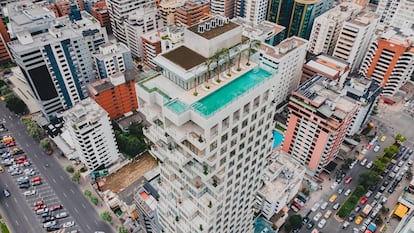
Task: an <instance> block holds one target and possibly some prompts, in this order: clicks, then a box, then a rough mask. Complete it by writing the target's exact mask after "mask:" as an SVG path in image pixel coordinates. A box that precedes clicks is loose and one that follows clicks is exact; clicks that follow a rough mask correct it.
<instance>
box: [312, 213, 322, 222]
mask: <svg viewBox="0 0 414 233" xmlns="http://www.w3.org/2000/svg"><path fill="white" fill-rule="evenodd" d="M321 217H322V213H321V212H318V213H317V214H316V215H315V216H314V217H313V220H314V221H315V222H317V221H318V220H319V219H320V218H321Z"/></svg>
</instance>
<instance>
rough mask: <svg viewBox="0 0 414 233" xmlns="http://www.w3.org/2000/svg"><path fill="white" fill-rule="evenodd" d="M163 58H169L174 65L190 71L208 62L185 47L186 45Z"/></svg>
mask: <svg viewBox="0 0 414 233" xmlns="http://www.w3.org/2000/svg"><path fill="white" fill-rule="evenodd" d="M161 56H163V57H165V58H167V59H168V60H170V61H171V62H173V63H174V64H176V65H179V66H180V67H182V68H184V69H185V70H189V69H191V68H193V67H195V66H197V65H200V64H201V63H203V62H205V61H206V58H205V57H203V56H201V55H200V54H198V53H197V52H194V51H193V50H191V49H189V48H187V47H185V46H184V45H182V46H180V47H178V48H176V49H173V50H171V51H169V52H167V53H164V54H162V55H161Z"/></svg>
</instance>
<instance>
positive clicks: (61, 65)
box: [8, 3, 108, 118]
mask: <svg viewBox="0 0 414 233" xmlns="http://www.w3.org/2000/svg"><path fill="white" fill-rule="evenodd" d="M18 4H19V3H16V5H18ZM27 7H29V10H30V12H32V13H33V14H31V15H28V13H27V12H26V7H23V6H22V5H19V6H18V7H14V5H13V4H10V5H9V6H8V12H9V13H10V14H11V15H13V17H14V18H13V21H15V20H20V21H24V22H26V25H31V24H29V23H28V22H32V24H35V25H43V24H49V23H50V22H49V17H45V16H44V15H43V13H42V14H40V15H35V12H38V11H40V9H43V7H42V6H37V5H28V6H27ZM38 8H40V9H38ZM36 9H37V10H36ZM40 12H43V11H40ZM43 20H45V21H43ZM10 25H11V26H13V25H19V23H18V22H15V23H10ZM24 28H26V29H27V30H24ZM24 28H21V27H20V26H17V28H13V27H11V29H10V30H12V31H14V32H16V34H15V35H16V38H17V40H14V41H11V42H9V43H8V46H9V48H10V53H11V54H12V55H13V58H14V60H15V62H16V63H17V65H18V66H19V67H20V68H21V70H22V72H23V74H24V76H25V78H26V80H27V83H28V84H29V86H30V89H31V90H32V91H33V96H34V97H35V99H36V100H37V102H38V104H39V106H40V108H41V111H42V113H43V114H44V115H45V116H46V117H49V118H50V117H54V116H55V115H56V113H57V112H60V111H62V110H64V109H68V108H70V107H72V106H73V105H74V104H75V103H77V102H79V101H80V100H82V99H84V98H86V97H87V96H88V90H87V84H88V83H90V82H93V81H95V73H94V70H93V61H92V57H91V53H92V52H95V51H97V50H98V47H99V45H101V44H103V43H105V42H106V41H107V40H108V38H107V34H106V30H105V28H101V26H100V24H99V22H98V21H96V19H95V18H93V17H92V16H91V15H89V14H88V13H87V12H85V11H82V12H80V11H79V10H77V9H76V10H73V12H71V13H70V14H69V15H68V16H64V17H60V18H59V19H55V21H54V23H53V25H50V27H49V28H47V29H42V30H41V31H33V30H31V27H24ZM39 30H40V29H39ZM44 30H46V31H44Z"/></svg>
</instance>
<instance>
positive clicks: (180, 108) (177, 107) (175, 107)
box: [166, 99, 188, 114]
mask: <svg viewBox="0 0 414 233" xmlns="http://www.w3.org/2000/svg"><path fill="white" fill-rule="evenodd" d="M166 106H167V107H168V108H169V109H171V110H172V111H173V112H175V113H177V114H180V113H182V112H184V111H185V110H187V108H188V105H187V104H185V103H183V102H181V101H180V100H178V99H176V100H173V101H171V102H169V103H168V104H167V105H166Z"/></svg>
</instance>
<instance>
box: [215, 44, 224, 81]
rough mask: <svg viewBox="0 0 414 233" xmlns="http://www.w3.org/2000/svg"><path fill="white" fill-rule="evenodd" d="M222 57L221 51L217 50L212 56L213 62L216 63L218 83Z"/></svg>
mask: <svg viewBox="0 0 414 233" xmlns="http://www.w3.org/2000/svg"><path fill="white" fill-rule="evenodd" d="M222 57H223V50H222V49H221V50H217V51H216V52H215V53H214V55H213V57H212V58H213V60H214V61H215V62H216V70H217V82H219V81H220V70H221V69H220V60H221V59H222Z"/></svg>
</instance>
